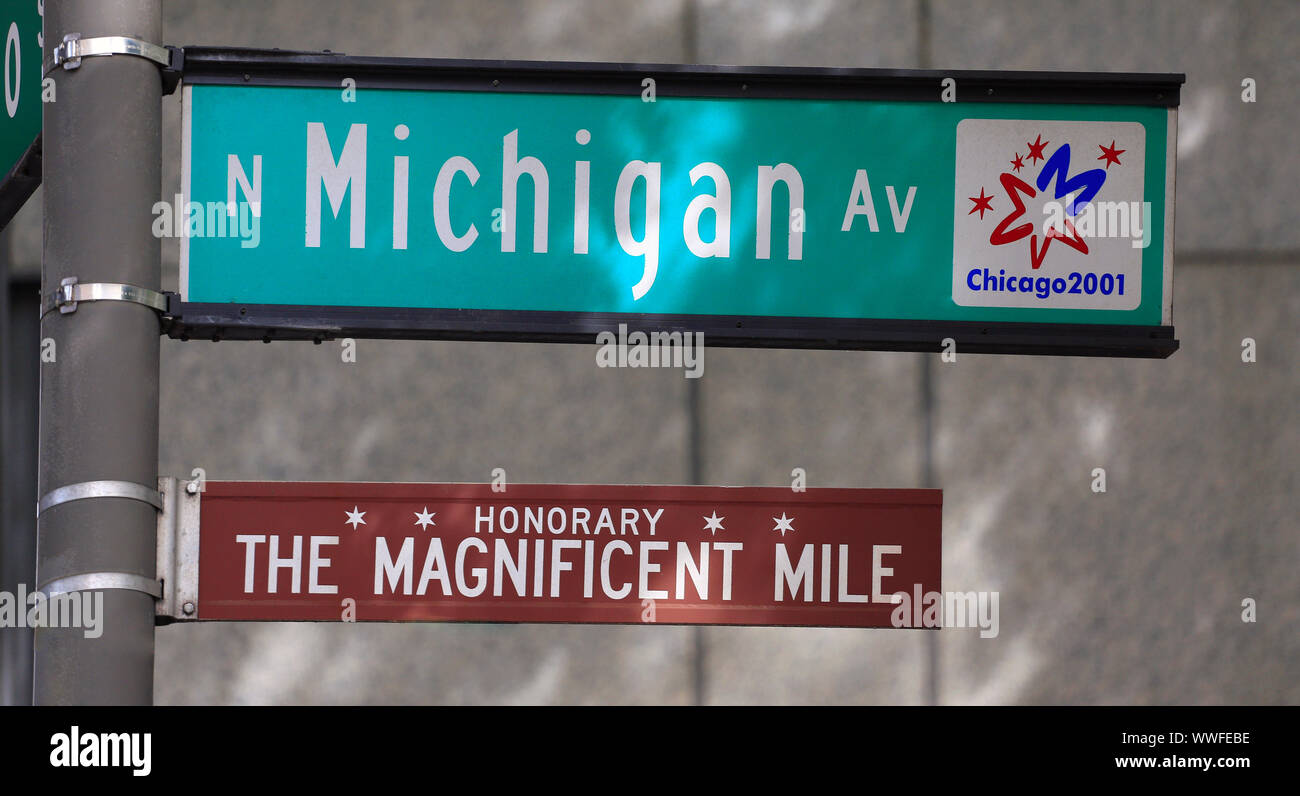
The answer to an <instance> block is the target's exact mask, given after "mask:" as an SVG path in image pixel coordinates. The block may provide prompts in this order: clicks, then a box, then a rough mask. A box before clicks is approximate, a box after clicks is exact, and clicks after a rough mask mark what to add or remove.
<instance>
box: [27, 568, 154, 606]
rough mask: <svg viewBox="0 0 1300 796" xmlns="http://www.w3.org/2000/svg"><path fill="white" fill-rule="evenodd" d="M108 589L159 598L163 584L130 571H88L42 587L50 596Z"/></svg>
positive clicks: (43, 591) (44, 592) (53, 581)
mask: <svg viewBox="0 0 1300 796" xmlns="http://www.w3.org/2000/svg"><path fill="white" fill-rule="evenodd" d="M107 589H125V590H126V591H140V592H144V593H145V594H147V595H149V596H150V597H152V598H154V599H155V600H157V599H158V598H160V597H162V585H161V584H159V583H158V581H157V580H154V579H153V578H146V577H145V576H144V575H136V574H133V573H130V572H87V573H86V574H84V575H69V576H68V577H66V578H59V579H57V580H52V581H50V582H49V583H47V584H45V585H44V586H42V587H41V588H40V591H41V592H42V593H43V594H44V595H45V596H46V597H47V598H48V597H53V596H54V595H56V594H67V593H69V592H74V591H92V590H93V591H101V590H107Z"/></svg>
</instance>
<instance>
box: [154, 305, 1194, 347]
mask: <svg viewBox="0 0 1300 796" xmlns="http://www.w3.org/2000/svg"><path fill="white" fill-rule="evenodd" d="M168 299H169V301H168V312H167V314H166V315H165V316H164V331H165V332H166V334H167V335H168V336H170V337H173V338H177V339H180V340H213V341H220V340H262V341H264V342H267V343H269V342H271V341H273V340H311V341H314V342H317V343H319V342H323V341H325V340H334V339H338V338H344V337H355V338H382V339H392V340H481V341H498V342H501V341H504V342H535V343H594V342H596V336H597V335H598V334H600V333H601V332H606V331H608V332H614V333H616V334H617V333H618V328H619V324H627V330H628V332H629V333H630V332H632V331H643V332H674V331H676V332H702V333H703V334H704V342H705V344H706V345H709V346H712V347H722V348H800V349H828V350H852V351H868V350H870V351H920V352H934V351H941V350H942V349H943V340H944V338H947V337H951V338H952V339H953V340H954V341H955V343H956V350H957V351H958V352H959V353H974V354H1045V355H1057V356H1093V357H1141V358H1148V359H1163V358H1165V357H1168V356H1169V355H1170V354H1172V353H1173V352H1174V351H1177V350H1178V341H1177V340H1176V339H1174V329H1173V327H1172V326H1108V325H1094V324H1048V323H1018V322H981V321H899V320H859V319H851V318H775V317H750V316H736V315H651V314H624V313H585V312H550V311H540V310H468V309H460V310H458V309H434V310H426V309H393V308H387V307H299V306H292V305H276V304H207V303H188V302H182V301H181V300H180V296H179V295H177V294H175V293H171V294H169V295H168Z"/></svg>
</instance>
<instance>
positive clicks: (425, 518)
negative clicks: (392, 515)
mask: <svg viewBox="0 0 1300 796" xmlns="http://www.w3.org/2000/svg"><path fill="white" fill-rule="evenodd" d="M411 513H412V514H414V515H415V524H416V525H418V526H420V530H422V531H427V530H429V527H428V526H430V525H433V526H437V524H438V523H436V522H434V521H433V515H435V514H437V513H438V512H436V511H429V507H428V506H425V507H424V511H414V512H411Z"/></svg>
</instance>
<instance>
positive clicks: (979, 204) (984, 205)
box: [966, 187, 993, 221]
mask: <svg viewBox="0 0 1300 796" xmlns="http://www.w3.org/2000/svg"><path fill="white" fill-rule="evenodd" d="M969 198H970V200H971V201H972V202H974V203H975V206H974V207H972V208H971V209H970V213H967V214H966V215H968V216H969V215H971V214H972V213H974V212H975V211H976V210H978V211H980V221H983V220H984V211H985V210H987V211H989V212H990V213H991V212H993V197H992V196H985V195H984V188H983V187H981V188H980V195H979V196H978V197H975V196H972V197H969Z"/></svg>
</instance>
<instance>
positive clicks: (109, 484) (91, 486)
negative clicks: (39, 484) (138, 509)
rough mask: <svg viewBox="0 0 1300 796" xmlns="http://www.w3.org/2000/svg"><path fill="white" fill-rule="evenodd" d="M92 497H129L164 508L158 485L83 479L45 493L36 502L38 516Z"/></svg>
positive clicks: (157, 507)
mask: <svg viewBox="0 0 1300 796" xmlns="http://www.w3.org/2000/svg"><path fill="white" fill-rule="evenodd" d="M90 498H128V499H130V500H139V501H141V502H144V503H148V504H149V505H150V506H153V507H154V508H156V509H159V510H161V509H162V496H161V494H160V493H159V492H158V489H157V488H156V487H147V486H144V485H142V484H137V483H134V482H132V481H82V482H81V483H79V484H68V485H67V486H61V487H59V488H58V489H51V490H50V491H49V492H47V493H45V497H43V498H41V500H40V502H39V503H37V504H36V516H38V517H39V516H41V512H43V511H45V510H46V509H49V508H52V507H54V506H57V505H59V504H61V503H69V502H71V501H73V500H87V499H90Z"/></svg>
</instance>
